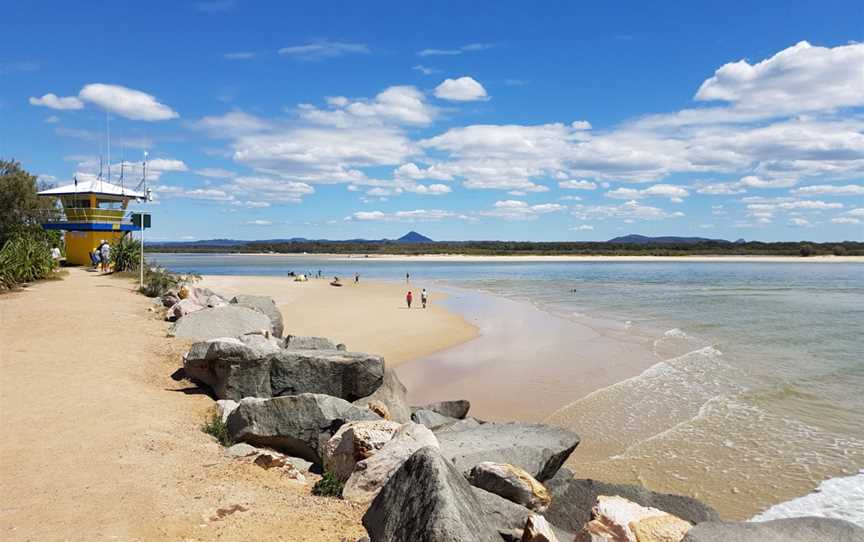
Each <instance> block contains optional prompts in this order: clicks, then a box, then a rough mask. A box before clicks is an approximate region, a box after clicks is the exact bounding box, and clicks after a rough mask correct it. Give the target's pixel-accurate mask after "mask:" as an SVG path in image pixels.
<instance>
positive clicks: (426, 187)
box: [405, 184, 452, 196]
mask: <svg viewBox="0 0 864 542" xmlns="http://www.w3.org/2000/svg"><path fill="white" fill-rule="evenodd" d="M405 190H406V191H407V192H413V193H415V194H421V195H425V196H441V195H444V194H449V193H450V192H452V190H451V188H450V187H449V186H447V185H446V184H414V185H408V186H406V187H405Z"/></svg>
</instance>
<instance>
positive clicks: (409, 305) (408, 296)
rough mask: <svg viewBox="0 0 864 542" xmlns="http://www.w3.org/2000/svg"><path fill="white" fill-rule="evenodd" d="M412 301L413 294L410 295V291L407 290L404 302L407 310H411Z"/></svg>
mask: <svg viewBox="0 0 864 542" xmlns="http://www.w3.org/2000/svg"><path fill="white" fill-rule="evenodd" d="M413 300H414V294H412V293H411V290H408V294H406V295H405V302H406V303H408V308H409V309H410V308H411V301H413Z"/></svg>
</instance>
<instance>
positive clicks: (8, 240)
mask: <svg viewBox="0 0 864 542" xmlns="http://www.w3.org/2000/svg"><path fill="white" fill-rule="evenodd" d="M39 188H40V187H39V184H38V179H37V178H36V176H35V175H31V174H30V173H28V172H27V171H25V170H24V169H22V168H21V164H20V163H18V162H16V161H14V160H10V161H7V160H0V290H8V289H10V288H14V287H15V285H17V284H21V283H24V282H30V281H34V280H40V279H44V278H48V277H49V276H51V273H52V271H53V269H54V262H53V261H52V259H51V248H52V246H55V245H56V246H58V247H59V246H60V244H61V238H60V234H59V232H55V231H46V230H44V229H42V227H41V224H40V218H41V217H42V216H43V215H44V213H45V212H47V211H49V210H50V209H51V203H50V202H47V201H44V200H42V199H40V198H39V197H38V196H37V192H38V191H39Z"/></svg>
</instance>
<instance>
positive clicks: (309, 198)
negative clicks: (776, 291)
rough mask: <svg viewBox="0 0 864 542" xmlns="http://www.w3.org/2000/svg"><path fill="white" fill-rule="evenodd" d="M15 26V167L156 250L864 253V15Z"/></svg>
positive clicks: (104, 17)
mask: <svg viewBox="0 0 864 542" xmlns="http://www.w3.org/2000/svg"><path fill="white" fill-rule="evenodd" d="M90 5H91V6H92V7H90V8H89V9H81V8H80V6H79V5H78V4H72V3H68V2H54V3H51V2H49V3H48V4H47V5H46V4H45V3H31V2H13V3H12V5H11V10H10V7H9V6H7V8H6V12H7V13H9V12H10V11H11V13H12V14H13V17H12V18H11V19H10V20H14V21H15V23H14V24H7V25H5V27H4V32H3V33H2V34H0V156H2V157H4V158H10V157H14V158H15V159H17V160H19V161H21V162H22V163H23V165H24V167H26V168H27V169H28V170H30V171H32V172H33V173H36V174H39V175H40V177H42V178H43V179H44V180H46V181H48V182H51V183H55V184H65V183H66V182H69V181H71V179H72V177H73V176H74V175H77V176H78V178H79V179H87V178H90V177H91V176H93V175H94V174H95V173H97V171H98V164H99V157H100V155H101V156H103V157H104V160H105V161H106V162H107V157H108V150H107V145H106V112H107V115H110V130H111V162H112V172H111V173H112V178H113V180H114V182H119V180H118V178H117V177H118V174H119V170H120V166H119V165H120V162H121V160H125V161H127V163H128V165H127V166H124V170H125V173H126V175H127V176H126V181H125V182H127V183H130V184H137V180H138V179H140V176H141V173H140V161H141V158H142V156H143V152H144V150H145V149H146V150H147V151H148V152H149V156H150V171H151V172H152V175H150V186H151V187H152V189H153V192H154V195H155V200H154V201H153V202H152V203H151V204H148V205H147V207H148V209H149V210H150V211H151V212H152V213H153V215H154V218H153V223H154V228H153V230H152V234H151V238H155V239H163V240H181V239H191V238H195V239H201V238H205V239H207V238H217V237H231V238H236V239H265V238H266V239H269V238H283V237H294V236H300V237H310V238H330V239H340V238H353V237H366V238H381V237H397V236H399V235H402V234H403V233H404V232H406V231H408V230H410V229H414V230H417V231H420V232H422V233H425V234H426V235H429V236H430V237H432V238H435V239H441V240H445V239H452V240H466V239H511V240H605V239H608V238H610V237H614V236H617V235H622V234H626V233H641V234H645V235H700V236H706V237H719V238H729V239H737V238H740V237H743V238H745V239H757V240H800V239H809V240H815V241H831V240H842V239H848V240H862V239H864V44H862V43H861V42H864V4H862V3H861V2H857V1H845V2H839V1H823V2H818V3H816V2H789V1H784V2H769V1H763V2H753V3H752V5H751V6H749V7H744V6H743V5H737V4H736V5H730V4H729V2H713V1H712V2H655V3H648V2H592V3H587V2H586V3H577V2H536V3H526V2H436V3H435V4H434V5H433V4H431V3H413V2H374V3H361V2H327V3H309V4H306V5H303V4H300V3H290V4H289V3H285V2H263V1H251V0H234V1H232V0H211V1H199V2H195V1H192V2H155V1H153V2H147V3H146V4H144V5H138V6H136V5H133V3H131V2H129V3H126V2H104V3H102V5H100V6H97V5H96V4H95V3H93V4H90Z"/></svg>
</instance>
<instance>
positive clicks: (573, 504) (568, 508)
mask: <svg viewBox="0 0 864 542" xmlns="http://www.w3.org/2000/svg"><path fill="white" fill-rule="evenodd" d="M544 485H545V486H546V489H548V490H549V492H550V493H551V494H552V504H550V505H549V508H547V509H546V512H545V514H544V515H545V516H546V517H547V518H549V521H551V522H552V523H554V524H555V525H558V526H559V527H561V528H564V529H568V530H571V531H574V532H578V531H579V530H580V529H582V526H583V525H585V524H586V523H588V522H589V521H591V509H592V508H593V507H594V504H595V503H596V502H597V497H599V496H600V495H619V496H621V497H624V498H625V499H628V500H630V501H633V502H635V503H637V504H640V505H642V506H648V507H651V508H657V509H659V510H662V511H664V512H668V513H670V514H672V515H673V516H677V517H679V518H681V519H683V520H686V521H689V522H690V523H701V522H703V521H717V520H719V519H720V515H719V514H717V512H716V511H715V510H714V509H713V508H711V507H710V506H708V505H706V504H704V503H702V502H700V501H698V500H696V499H693V498H691V497H685V496H683V495H670V494H666V493H655V492H654V491H651V490H649V489H646V488H644V487H642V486H635V485H629V484H607V483H604V482H599V481H597V480H583V479H575V478H573V473H572V472H570V471H569V470H568V469H561V470H560V471H559V472H558V474H557V475H556V476H554V477H553V478H551V479H549V480H546V481H545V483H544Z"/></svg>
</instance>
